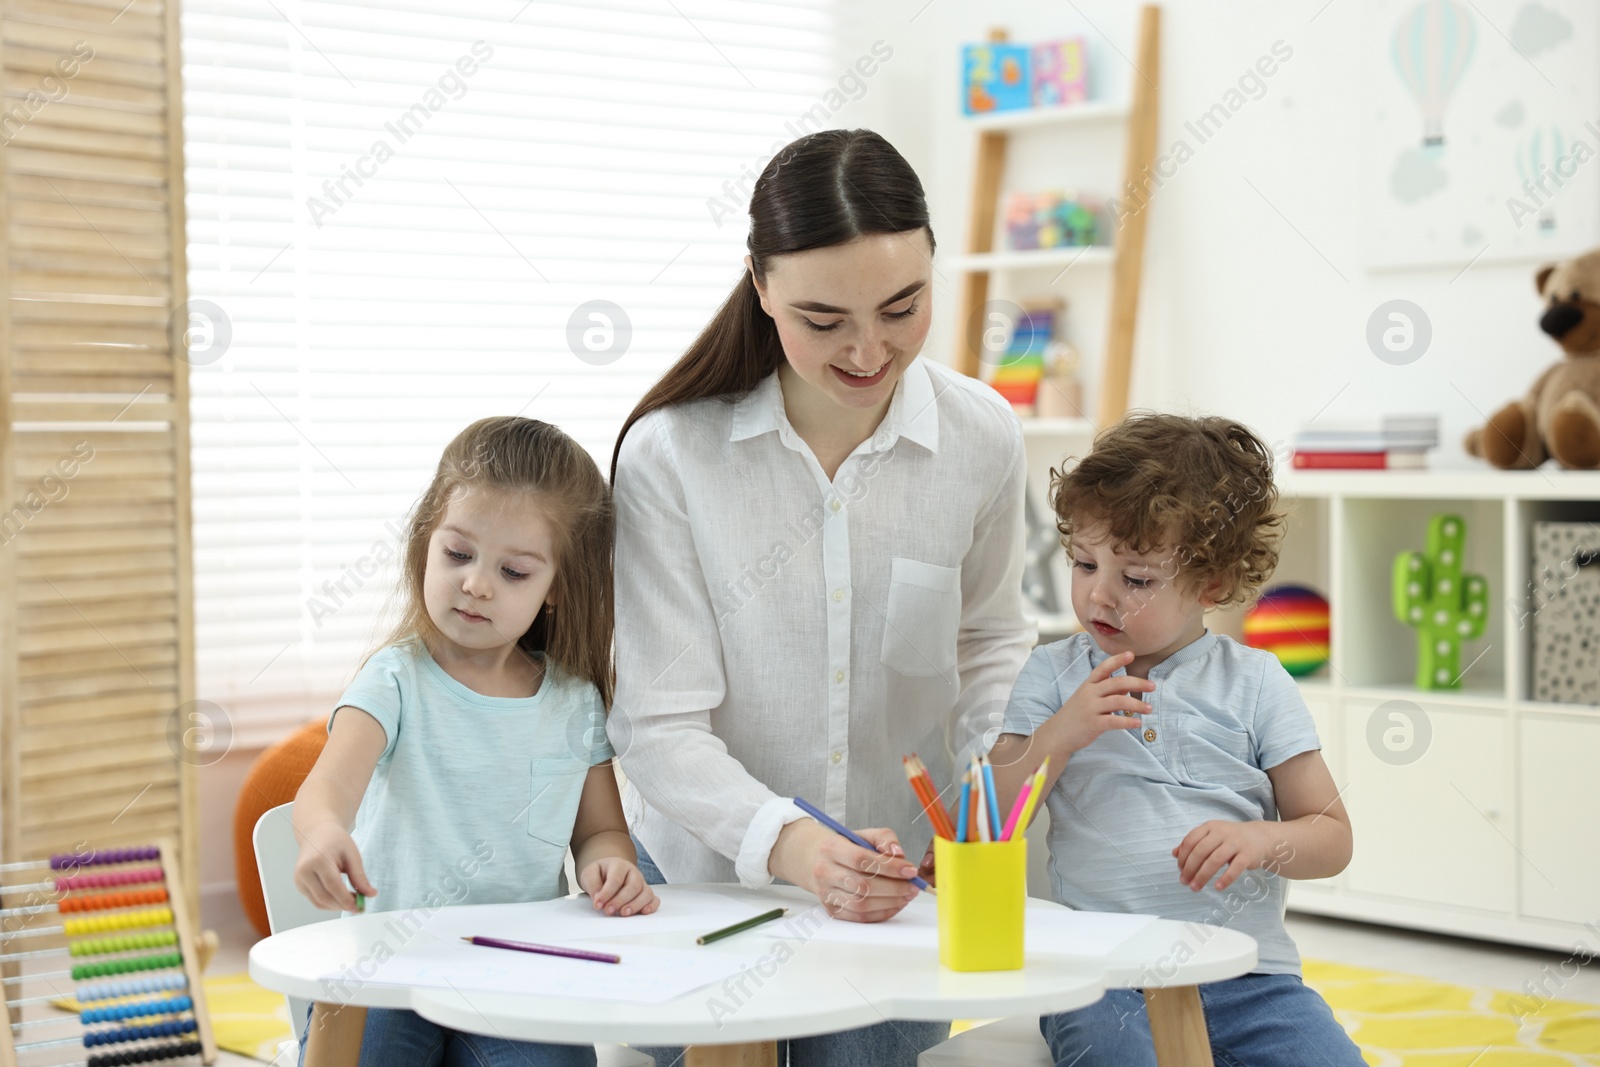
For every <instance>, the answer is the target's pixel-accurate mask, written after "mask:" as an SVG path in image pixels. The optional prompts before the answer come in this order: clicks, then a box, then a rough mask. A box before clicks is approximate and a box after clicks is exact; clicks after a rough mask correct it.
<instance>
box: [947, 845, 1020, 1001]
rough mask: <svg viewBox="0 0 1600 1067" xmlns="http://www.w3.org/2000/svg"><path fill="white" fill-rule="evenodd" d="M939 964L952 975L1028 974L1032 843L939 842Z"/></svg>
mask: <svg viewBox="0 0 1600 1067" xmlns="http://www.w3.org/2000/svg"><path fill="white" fill-rule="evenodd" d="M933 862H934V872H935V877H936V878H937V879H938V893H937V896H938V898H939V962H940V963H943V964H944V965H945V966H946V967H948V968H950V969H951V970H952V971H1015V970H1020V969H1021V968H1022V924H1023V912H1024V911H1025V910H1026V908H1027V901H1028V840H1027V838H1025V837H1023V836H1021V835H1020V834H1019V835H1018V836H1017V838H1016V840H1014V841H991V842H975V841H969V842H957V841H947V840H945V839H944V838H942V837H936V838H934V842H933Z"/></svg>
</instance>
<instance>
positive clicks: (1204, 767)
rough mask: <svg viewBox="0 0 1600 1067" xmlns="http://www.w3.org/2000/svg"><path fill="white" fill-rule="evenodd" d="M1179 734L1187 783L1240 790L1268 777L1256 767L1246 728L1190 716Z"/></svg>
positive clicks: (1256, 785) (1264, 780)
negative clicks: (1187, 778)
mask: <svg viewBox="0 0 1600 1067" xmlns="http://www.w3.org/2000/svg"><path fill="white" fill-rule="evenodd" d="M1181 736H1182V738H1183V769H1184V772H1185V773H1186V774H1187V775H1188V777H1189V780H1190V781H1191V782H1195V783H1197V784H1200V785H1219V786H1223V787H1225V788H1228V789H1232V790H1235V791H1236V792H1241V793H1242V792H1244V791H1246V790H1250V789H1255V788H1257V787H1258V786H1260V785H1262V784H1263V783H1264V782H1266V781H1267V780H1268V779H1267V773H1266V772H1265V771H1263V770H1262V769H1261V768H1259V767H1257V766H1256V756H1255V744H1254V743H1253V742H1252V741H1251V740H1250V735H1249V733H1247V732H1246V731H1244V730H1235V729H1234V728H1233V727H1231V726H1224V725H1222V724H1221V723H1217V722H1212V721H1211V720H1210V719H1206V718H1202V717H1201V716H1199V715H1192V716H1186V717H1185V721H1184V723H1183V729H1182V732H1181Z"/></svg>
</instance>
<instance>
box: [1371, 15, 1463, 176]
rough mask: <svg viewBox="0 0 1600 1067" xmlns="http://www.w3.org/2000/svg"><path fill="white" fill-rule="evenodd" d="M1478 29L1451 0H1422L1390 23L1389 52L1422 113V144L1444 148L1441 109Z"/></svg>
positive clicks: (1436, 149)
mask: <svg viewBox="0 0 1600 1067" xmlns="http://www.w3.org/2000/svg"><path fill="white" fill-rule="evenodd" d="M1477 43H1478V29H1477V26H1476V24H1475V23H1474V22H1473V19H1472V12H1471V10H1470V9H1469V8H1468V7H1467V6H1466V5H1464V4H1460V3H1457V2H1456V0H1423V2H1422V3H1420V4H1418V5H1416V6H1415V7H1413V8H1411V9H1410V10H1409V11H1407V12H1406V13H1405V14H1404V15H1402V16H1401V17H1400V20H1399V21H1398V22H1397V23H1396V24H1395V28H1394V40H1393V44H1392V49H1391V57H1392V59H1393V61H1394V69H1395V73H1396V74H1398V75H1399V76H1400V80H1401V81H1402V82H1404V83H1405V87H1406V90H1407V91H1408V92H1410V94H1411V96H1412V98H1413V99H1415V100H1416V102H1417V107H1418V108H1419V109H1420V110H1421V112H1422V147H1423V148H1425V149H1428V150H1430V151H1435V152H1437V151H1441V150H1442V149H1443V148H1444V112H1445V108H1446V106H1447V105H1448V103H1449V101H1450V96H1451V94H1452V93H1454V92H1455V89H1456V86H1457V85H1459V84H1460V83H1461V76H1462V74H1463V73H1465V71H1466V69H1467V64H1468V63H1470V62H1471V61H1472V52H1473V49H1474V48H1475V47H1476V45H1477Z"/></svg>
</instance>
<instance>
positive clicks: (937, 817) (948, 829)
mask: <svg viewBox="0 0 1600 1067" xmlns="http://www.w3.org/2000/svg"><path fill="white" fill-rule="evenodd" d="M915 758H916V757H914V756H902V757H900V764H901V766H902V767H904V768H905V772H906V781H907V782H909V783H910V784H911V789H912V791H913V792H914V793H916V794H917V801H918V803H920V804H921V805H922V812H923V814H925V815H926V816H927V817H928V825H929V826H931V827H933V832H934V833H936V834H938V835H939V836H940V837H943V838H946V839H949V838H952V837H954V836H955V828H954V827H953V826H951V825H950V816H949V815H948V814H946V813H945V810H944V805H943V804H941V803H939V794H938V793H937V792H936V791H934V790H933V786H932V782H931V781H925V780H924V779H923V778H922V776H921V775H919V774H917V772H916V768H915V767H914V766H913V764H912V762H911V761H912V760H913V759H915Z"/></svg>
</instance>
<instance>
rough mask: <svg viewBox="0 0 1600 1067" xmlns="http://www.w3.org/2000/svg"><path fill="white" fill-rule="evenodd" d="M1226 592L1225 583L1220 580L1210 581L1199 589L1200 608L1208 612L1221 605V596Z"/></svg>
mask: <svg viewBox="0 0 1600 1067" xmlns="http://www.w3.org/2000/svg"><path fill="white" fill-rule="evenodd" d="M1226 592H1227V588H1226V583H1225V582H1224V581H1223V580H1222V579H1221V578H1213V579H1211V580H1210V581H1209V582H1207V583H1206V584H1205V585H1203V586H1201V587H1200V606H1201V607H1203V608H1205V609H1206V610H1207V611H1210V610H1211V609H1212V608H1214V607H1216V606H1217V605H1218V604H1220V603H1222V597H1223V594H1224V593H1226Z"/></svg>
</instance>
